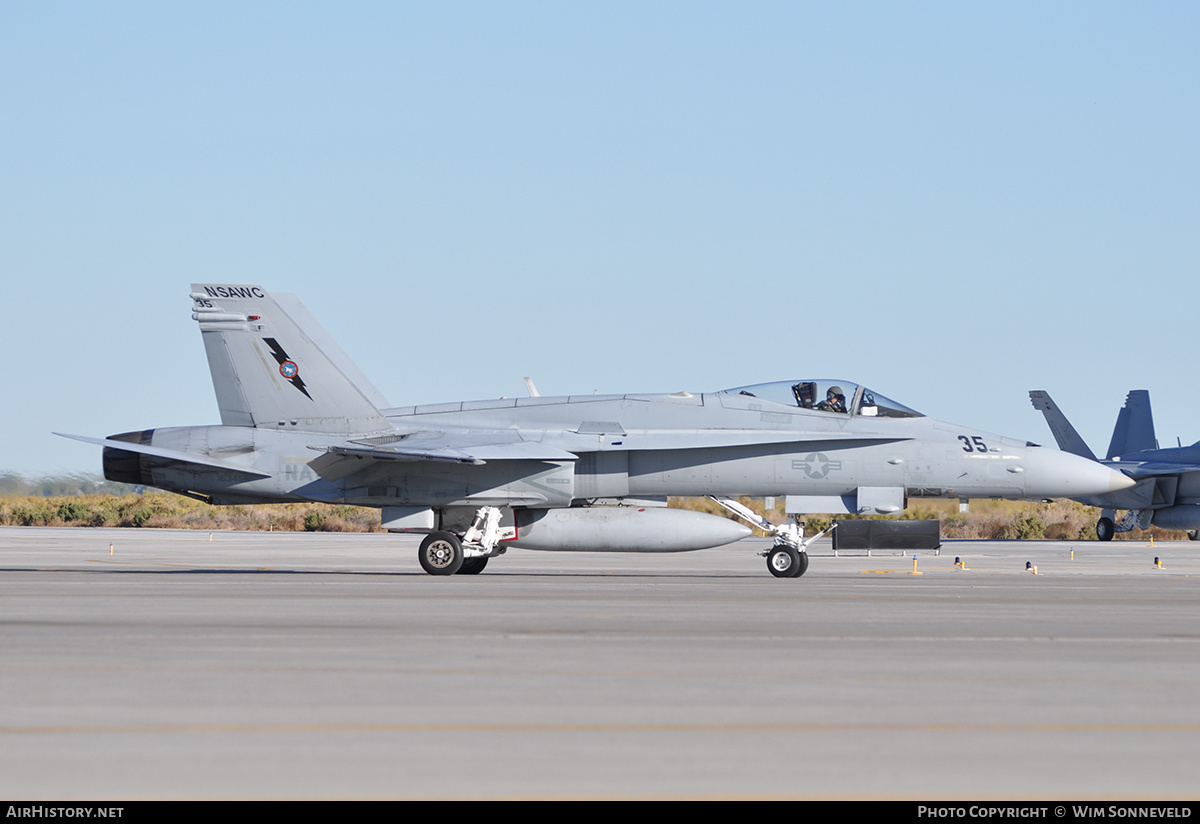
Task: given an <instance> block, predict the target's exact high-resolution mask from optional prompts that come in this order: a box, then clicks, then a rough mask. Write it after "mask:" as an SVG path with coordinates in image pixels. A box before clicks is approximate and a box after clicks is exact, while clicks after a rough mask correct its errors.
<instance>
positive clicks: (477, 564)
mask: <svg viewBox="0 0 1200 824" xmlns="http://www.w3.org/2000/svg"><path fill="white" fill-rule="evenodd" d="M487 562H488V556H486V555H484V556H482V557H479V558H463V562H462V566H460V567H459V568H458V574H459V575H478V574H479V573H481V572H483V568H484V567H485V566H487Z"/></svg>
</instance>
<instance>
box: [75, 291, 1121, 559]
mask: <svg viewBox="0 0 1200 824" xmlns="http://www.w3.org/2000/svg"><path fill="white" fill-rule="evenodd" d="M191 297H192V300H193V302H194V307H193V314H192V318H193V319H194V320H196V321H197V322H198V323H199V326H200V331H201V335H202V337H203V340H204V346H205V350H206V352H207V354H208V362H209V367H210V370H211V373H212V380H213V387H214V388H215V390H216V394H217V401H218V406H219V408H220V412H221V425H220V426H200V427H172V428H161V429H147V430H143V431H139V432H126V433H123V434H120V435H113V436H111V437H109V438H84V437H79V436H68V437H76V438H77V439H78V440H82V441H87V442H89V443H95V444H98V445H100V446H103V447H104V475H105V477H106V478H109V479H111V480H116V481H124V482H127V483H133V484H144V485H147V486H155V487H159V488H161V489H166V490H170V491H172V492H177V493H180V494H182V495H188V496H191V497H194V498H199V499H201V500H204V501H208V502H210V503H214V504H245V503H256V502H279V501H321V502H328V503H345V504H356V505H360V506H371V507H378V508H380V509H381V510H382V523H383V527H384V528H385V529H388V530H393V531H397V532H415V533H425V534H426V536H427V537H426V538H425V539H424V541H423V542H422V544H421V548H420V551H419V558H420V561H421V565H422V567H424V569H425V570H426V571H427V572H429V573H431V574H434V575H450V574H454V573H456V572H457V573H468V574H470V573H477V572H479V571H480V570H482V569H483V567H484V565H485V564H486V563H487V561H488V559H489V558H491V557H494V556H496V555H499V554H501V553H503V552H504V550H505V549H506V548H507V547H508V546H517V547H526V548H530V549H547V550H581V551H588V550H591V551H624V552H678V551H683V550H692V549H702V548H705V547H711V546H719V545H722V544H726V543H730V542H732V541H735V540H738V539H740V538H743V537H745V536H746V535H748V534H750V530H749V529H748V528H746V527H745V526H742V525H741V524H739V523H736V522H734V521H731V520H728V519H726V518H720V517H717V516H714V515H706V514H703V513H698V512H690V511H683V510H676V509H667V508H666V506H665V504H666V497H667V496H669V495H711V496H773V495H781V496H782V495H786V496H788V501H789V504H791V506H789V511H790V512H792V513H795V514H803V513H805V512H822V513H847V512H853V513H879V514H894V513H898V512H900V511H901V510H903V509H904V507H905V505H906V503H907V500H908V498H909V497H913V496H936V497H956V498H963V499H966V498H1038V499H1040V498H1046V497H1080V496H1084V495H1097V494H1101V493H1106V492H1111V491H1114V490H1119V489H1122V488H1124V487H1126V486H1131V485H1132V482H1131V481H1129V480H1128V479H1127V478H1126V477H1125V476H1124V475H1121V474H1120V473H1118V472H1114V471H1112V470H1111V469H1108V468H1106V467H1103V466H1100V465H1098V464H1096V463H1095V462H1092V461H1087V460H1084V459H1082V458H1079V457H1076V456H1074V455H1068V454H1065V453H1063V452H1059V451H1056V450H1051V449H1044V448H1041V447H1038V446H1036V445H1033V444H1030V443H1027V442H1025V441H1022V440H1014V439H1012V438H1005V437H1002V436H1000V435H993V434H990V433H987V432H981V431H979V430H976V429H970V428H968V427H964V426H957V425H954V424H948V423H942V422H941V421H935V420H933V419H931V418H927V417H925V416H924V415H921V414H920V413H919V412H915V411H913V410H912V409H909V408H908V407H906V406H903V405H901V404H899V403H896V402H895V401H892V400H890V399H888V398H886V397H884V396H883V395H881V394H879V393H878V392H873V391H872V390H870V389H868V388H866V387H864V386H856V385H855V384H852V383H848V382H846V381H833V380H792V381H784V382H781V383H767V384H759V385H754V386H741V387H737V388H735V389H728V390H725V391H721V392H712V393H704V394H693V393H691V392H675V393H673V394H665V395H636V394H630V395H583V396H570V397H557V398H555V397H541V396H537V395H536V394H535V393H533V392H531V395H533V396H532V397H528V398H517V399H512V398H501V399H498V400H479V401H455V402H454V403H442V404H434V405H430V406H409V407H401V408H388V404H387V402H386V401H385V400H384V399H383V398H382V396H381V395H380V394H379V392H378V391H377V390H376V389H375V388H374V387H373V386H372V385H371V384H370V382H369V381H368V380H367V379H366V377H365V376H363V375H362V373H361V372H359V370H358V369H357V368H356V367H354V365H353V364H352V363H351V362H350V360H349V358H348V357H346V355H345V353H343V352H342V350H341V349H340V348H339V347H337V345H336V344H335V343H333V341H332V340H331V339H330V338H329V336H328V335H327V334H326V333H325V332H324V330H323V329H322V328H321V327H320V325H319V324H317V322H316V321H315V319H313V318H312V316H311V315H309V313H308V312H307V310H305V309H304V307H303V306H302V305H301V304H300V303H299V301H297V300H296V299H295V297H293V296H291V295H280V294H268V293H267V292H265V291H264V290H263V289H262V288H260V287H258V286H243V285H221V284H200V285H193V287H192V295H191ZM604 504H608V505H604ZM621 504H624V505H621ZM756 525H762V526H764V527H765V528H767V529H769V530H771V531H772V532H773V534H774V535H775V538H776V541H775V545H774V546H773V547H772V548H771V550H770V551H769V552H768V553H764V554H766V555H767V557H768V568H769V569H770V570H771V572H772V573H773V574H774V575H776V576H777V577H796V576H798V575H800V574H803V572H804V570H805V568H807V564H808V559H807V554H806V553H805V552H804V549H805V546H806V545H807V542H806V541H805V540H804V539H803V535H802V532H800V531H799V530H798V524H797V523H793V524H791V525H785V526H784V527H771V526H770V525H769V524H765V523H763V522H761V521H760V522H758V523H756ZM810 540H811V539H810Z"/></svg>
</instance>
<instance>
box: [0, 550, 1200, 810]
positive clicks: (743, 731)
mask: <svg viewBox="0 0 1200 824" xmlns="http://www.w3.org/2000/svg"><path fill="white" fill-rule="evenodd" d="M417 543H418V540H417V539H416V538H411V537H401V536H394V535H343V534H296V533H274V534H266V533H234V532H218V533H213V534H212V536H211V540H210V536H209V533H206V532H205V533H202V532H188V531H171V530H137V529H129V530H93V529H49V528H41V529H39V528H13V527H8V528H0V620H2V622H3V631H2V633H0V653H2V654H0V672H2V678H0V684H2V688H0V744H2V746H0V794H2V795H3V796H5V797H8V798H21V799H43V800H49V799H96V800H102V799H147V798H148V799H154V798H165V799H184V798H187V799H191V798H236V799H241V798H321V799H338V798H479V797H486V798H580V797H587V798H617V797H620V798H631V797H637V798H640V797H647V798H676V797H680V798H775V797H779V798H912V799H921V800H935V799H943V800H949V799H1084V798H1104V799H1150V800H1166V799H1195V798H1196V797H1197V796H1198V795H1200V655H1198V653H1200V544H1192V543H1189V542H1181V543H1166V544H1159V545H1158V546H1155V547H1153V548H1152V547H1150V546H1149V545H1148V544H1146V543H1136V542H1113V543H1108V544H1100V543H1095V542H1076V543H1069V542H1056V541H1020V542H1018V541H996V542H981V541H951V542H948V543H946V544H945V545H944V546H943V549H942V554H941V555H940V556H934V555H932V554H930V553H919V554H918V555H917V565H916V571H918V572H920V573H921V574H920V575H914V574H912V572H913V559H912V557H911V556H908V557H901V556H899V555H894V554H878V553H877V554H875V556H874V557H870V558H868V557H865V556H864V555H862V554H854V555H850V556H846V555H843V556H842V557H837V558H835V557H833V554H832V551H831V548H830V545H829V544H828V543H827V542H818V543H817V544H816V545H815V546H814V548H813V551H812V552H811V553H810V556H811V559H812V562H811V566H810V568H809V571H808V573H807V574H806V575H805V576H804V577H803V578H800V579H795V580H785V579H776V578H773V577H771V576H770V575H769V574H768V573H767V569H766V564H765V561H764V560H763V559H762V558H761V557H759V556H758V555H757V554H756V553H757V552H758V551H762V550H764V549H765V548H766V546H767V542H766V541H765V540H749V541H743V542H741V543H738V544H733V545H731V546H728V547H722V548H719V549H714V550H704V551H701V552H692V553H682V554H670V555H618V554H568V553H547V552H541V553H539V552H532V551H525V550H510V551H509V553H508V554H507V555H505V556H503V557H500V558H497V559H493V560H492V562H491V564H490V565H489V566H488V569H487V570H486V571H485V572H484V573H483V574H482V575H478V576H454V577H450V578H434V577H431V576H428V575H425V574H424V573H423V572H422V571H421V569H420V566H419V565H418V564H417V560H416V547H417ZM110 545H111V550H110ZM1071 549H1074V559H1072V558H1071V557H1070V550H1071ZM1155 555H1157V556H1159V557H1160V558H1161V559H1162V567H1161V568H1156V567H1155V566H1154V565H1153V558H1154V557H1155ZM955 556H959V557H961V558H962V560H963V561H964V562H965V567H966V568H965V569H960V568H956V567H955V566H954V558H955ZM1027 561H1029V562H1032V563H1033V564H1035V565H1036V566H1037V567H1038V573H1039V574H1037V575H1033V574H1031V573H1029V572H1026V571H1025V565H1026V562H1027Z"/></svg>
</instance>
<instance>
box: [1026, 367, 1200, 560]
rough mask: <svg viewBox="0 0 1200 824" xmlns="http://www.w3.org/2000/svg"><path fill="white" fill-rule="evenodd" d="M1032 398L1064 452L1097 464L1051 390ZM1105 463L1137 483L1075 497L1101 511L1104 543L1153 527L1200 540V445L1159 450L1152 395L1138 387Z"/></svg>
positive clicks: (1032, 394) (1124, 409)
mask: <svg viewBox="0 0 1200 824" xmlns="http://www.w3.org/2000/svg"><path fill="white" fill-rule="evenodd" d="M1029 399H1030V400H1031V401H1032V402H1033V408H1034V409H1037V410H1039V411H1041V413H1042V414H1043V415H1045V416H1046V423H1047V424H1049V425H1050V431H1051V432H1053V433H1054V439H1055V440H1056V441H1058V447H1059V449H1062V450H1063V451H1065V452H1070V453H1071V454H1073V455H1079V456H1080V457H1083V458H1087V459H1088V460H1091V461H1094V460H1097V458H1096V456H1095V455H1093V454H1092V450H1091V449H1089V448H1088V445H1087V443H1085V442H1084V440H1083V438H1081V437H1080V436H1079V433H1078V432H1076V431H1075V427H1073V426H1071V422H1070V421H1068V420H1067V416H1066V415H1064V414H1063V413H1062V410H1060V409H1059V408H1058V405H1057V404H1056V403H1055V402H1054V400H1053V399H1052V398H1051V397H1050V395H1049V394H1048V393H1047V392H1045V391H1043V390H1041V389H1033V390H1030V392H1029ZM1103 463H1104V465H1106V466H1109V467H1111V468H1112V469H1119V470H1121V471H1122V472H1123V473H1125V474H1126V475H1128V476H1129V477H1130V478H1132V479H1133V481H1134V482H1135V485H1134V486H1133V487H1132V488H1131V489H1123V490H1120V491H1118V492H1111V493H1108V494H1106V495H1085V496H1072V497H1074V498H1075V500H1077V501H1079V502H1080V503H1083V504H1087V505H1088V506H1098V507H1100V519H1099V520H1098V521H1097V522H1096V537H1097V538H1098V539H1099V540H1101V541H1111V540H1112V539H1113V535H1114V534H1115V533H1117V532H1128V531H1130V530H1131V529H1133V528H1135V527H1136V528H1138V529H1146V528H1147V527H1149V526H1150V525H1151V524H1154V525H1155V526H1158V527H1162V528H1163V529H1184V530H1187V534H1188V537H1189V538H1191V539H1192V540H1193V541H1194V540H1196V539H1197V537H1200V534H1198V530H1200V441H1198V442H1196V443H1194V444H1192V445H1191V446H1177V447H1168V448H1167V449H1159V448H1158V439H1157V438H1156V437H1155V436H1154V415H1153V413H1152V412H1151V411H1150V393H1149V392H1147V391H1146V390H1145V389H1134V390H1132V391H1131V392H1130V393H1129V394H1128V395H1126V396H1125V406H1124V407H1122V408H1121V411H1120V412H1118V413H1117V425H1116V426H1115V427H1114V428H1113V434H1112V440H1110V441H1109V443H1108V454H1107V455H1106V456H1105V458H1104V461H1103ZM1118 509H1124V510H1126V512H1125V517H1124V518H1122V519H1121V521H1120V523H1116V517H1117V510H1118Z"/></svg>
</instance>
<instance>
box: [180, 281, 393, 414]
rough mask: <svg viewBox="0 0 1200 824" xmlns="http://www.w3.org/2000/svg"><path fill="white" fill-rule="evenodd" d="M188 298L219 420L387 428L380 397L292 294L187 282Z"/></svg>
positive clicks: (258, 288)
mask: <svg viewBox="0 0 1200 824" xmlns="http://www.w3.org/2000/svg"><path fill="white" fill-rule="evenodd" d="M276 298H278V300H277V299H276ZM192 301H193V303H194V307H193V312H192V319H193V320H196V321H197V322H199V324H200V332H201V336H202V337H203V339H204V350H205V352H206V353H207V355H208V366H209V370H210V372H211V373H212V381H213V389H214V390H215V391H216V393H217V405H218V406H219V407H220V410H221V423H223V424H225V425H227V426H254V427H259V428H271V429H285V430H295V431H308V432H332V433H338V434H364V433H371V432H380V431H388V430H391V428H392V427H391V424H390V423H388V420H387V419H386V418H385V417H383V415H382V414H381V413H380V411H379V408H380V406H381V405H385V402H384V401H383V396H382V395H380V394H379V391H378V390H376V389H375V388H374V387H373V386H371V384H370V382H369V381H368V380H367V379H366V377H365V376H364V375H363V374H362V373H361V372H360V371H359V370H358V368H357V367H355V366H354V364H353V363H352V362H351V361H350V359H349V357H347V356H346V354H345V353H344V352H343V351H342V350H341V348H340V347H338V346H337V344H336V343H334V342H333V340H332V339H331V338H330V337H329V335H328V333H326V332H325V330H324V329H323V328H321V326H320V324H318V323H317V322H316V320H315V319H314V318H313V317H312V316H311V315H310V314H309V313H308V310H307V309H305V308H304V306H303V304H301V303H300V301H299V300H297V299H296V298H295V296H293V295H271V294H268V293H267V292H266V291H265V290H263V289H262V288H261V287H259V286H244V285H231V284H192ZM285 305H286V306H287V307H288V309H287V310H285V309H284V306H285ZM318 341H320V343H318ZM322 347H324V348H322ZM327 350H328V351H327ZM351 376H353V377H351Z"/></svg>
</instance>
